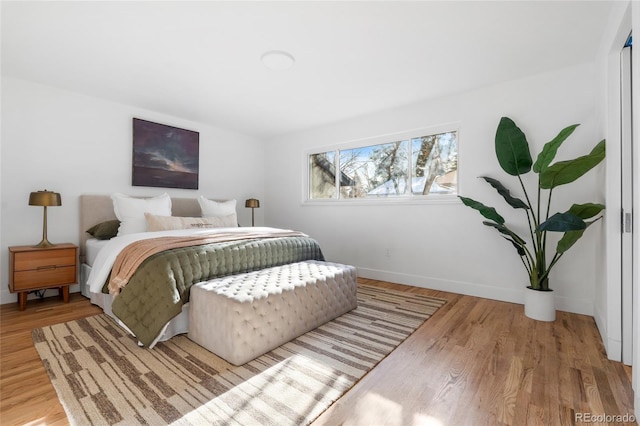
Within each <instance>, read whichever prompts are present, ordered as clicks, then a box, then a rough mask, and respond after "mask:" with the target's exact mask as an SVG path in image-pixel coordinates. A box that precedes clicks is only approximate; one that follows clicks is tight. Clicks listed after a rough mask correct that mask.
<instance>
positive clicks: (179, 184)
mask: <svg viewBox="0 0 640 426" xmlns="http://www.w3.org/2000/svg"><path fill="white" fill-rule="evenodd" d="M199 143H200V134H199V133H198V132H194V131H191V130H185V129H179V128H177V127H172V126H167V125H164V124H158V123H153V122H150V121H146V120H141V119H139V118H134V119H133V173H132V184H133V186H154V187H163V188H182V189H198V168H199Z"/></svg>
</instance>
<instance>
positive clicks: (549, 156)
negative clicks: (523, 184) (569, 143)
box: [533, 124, 579, 173]
mask: <svg viewBox="0 0 640 426" xmlns="http://www.w3.org/2000/svg"><path fill="white" fill-rule="evenodd" d="M578 126H579V124H573V125H571V126H568V127H565V128H564V129H562V130H561V131H560V133H558V136H556V137H555V138H553V140H552V141H551V142H548V143H547V144H546V145H545V146H544V148H542V151H540V154H538V159H537V160H536V162H535V163H534V164H533V171H534V172H536V173H540V172H541V171H543V170H545V169H546V168H547V166H548V165H549V164H551V162H552V161H553V159H554V158H555V156H556V153H557V152H558V148H560V145H562V142H564V141H565V139H567V138H568V137H569V136H571V133H573V131H574V130H575V129H576V127H578Z"/></svg>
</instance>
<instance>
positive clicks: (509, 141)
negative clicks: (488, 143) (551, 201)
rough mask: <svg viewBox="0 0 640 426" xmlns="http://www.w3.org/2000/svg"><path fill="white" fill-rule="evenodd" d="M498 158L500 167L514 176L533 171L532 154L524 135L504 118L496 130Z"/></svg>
mask: <svg viewBox="0 0 640 426" xmlns="http://www.w3.org/2000/svg"><path fill="white" fill-rule="evenodd" d="M495 146H496V157H497V158H498V163H500V167H502V169H503V170H504V171H505V172H507V173H508V174H510V175H512V176H517V175H521V174H524V173H527V172H529V170H531V164H532V163H533V160H531V153H530V152H529V143H528V142H527V138H526V137H525V135H524V133H523V132H522V130H520V128H518V126H516V123H514V122H513V120H511V119H510V118H508V117H502V118H501V119H500V123H499V124H498V129H497V130H496V141H495Z"/></svg>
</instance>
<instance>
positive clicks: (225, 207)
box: [198, 195, 238, 226]
mask: <svg viewBox="0 0 640 426" xmlns="http://www.w3.org/2000/svg"><path fill="white" fill-rule="evenodd" d="M198 203H199V204H200V211H201V213H202V217H220V216H229V215H231V214H232V215H234V216H235V217H236V226H237V223H238V220H237V215H236V200H228V201H214V200H209V199H208V198H205V197H203V196H202V195H200V196H199V197H198Z"/></svg>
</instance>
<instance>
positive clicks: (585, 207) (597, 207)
mask: <svg viewBox="0 0 640 426" xmlns="http://www.w3.org/2000/svg"><path fill="white" fill-rule="evenodd" d="M604 209H605V207H604V204H595V203H585V204H574V205H572V206H571V208H570V209H569V213H573V214H574V215H576V216H578V217H579V218H580V219H582V220H586V219H591V218H592V217H594V216H596V215H598V214H599V213H600V212H601V211H602V210H604Z"/></svg>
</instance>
